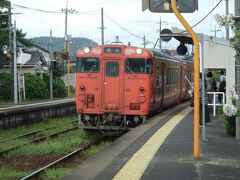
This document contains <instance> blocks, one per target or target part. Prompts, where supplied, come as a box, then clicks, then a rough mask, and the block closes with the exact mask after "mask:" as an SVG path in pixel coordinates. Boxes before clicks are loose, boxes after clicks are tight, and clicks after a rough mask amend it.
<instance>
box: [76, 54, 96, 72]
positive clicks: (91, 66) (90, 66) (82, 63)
mask: <svg viewBox="0 0 240 180" xmlns="http://www.w3.org/2000/svg"><path fill="white" fill-rule="evenodd" d="M76 70H77V72H84V73H92V72H93V73H94V72H98V71H99V58H96V57H84V58H78V59H77V63H76Z"/></svg>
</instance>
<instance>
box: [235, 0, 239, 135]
mask: <svg viewBox="0 0 240 180" xmlns="http://www.w3.org/2000/svg"><path fill="white" fill-rule="evenodd" d="M235 16H240V0H235ZM235 71H236V75H235V77H236V93H237V95H238V99H237V102H236V107H237V109H238V110H240V57H236V67H235ZM236 139H237V140H240V117H236Z"/></svg>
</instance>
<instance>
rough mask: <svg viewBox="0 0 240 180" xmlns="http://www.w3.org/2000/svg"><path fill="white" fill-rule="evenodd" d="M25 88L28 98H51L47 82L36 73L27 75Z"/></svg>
mask: <svg viewBox="0 0 240 180" xmlns="http://www.w3.org/2000/svg"><path fill="white" fill-rule="evenodd" d="M25 88H26V98H27V99H28V100H37V99H47V98H49V91H48V89H47V85H46V83H45V82H44V81H43V80H42V79H41V78H39V77H37V76H35V75H31V74H26V75H25Z"/></svg>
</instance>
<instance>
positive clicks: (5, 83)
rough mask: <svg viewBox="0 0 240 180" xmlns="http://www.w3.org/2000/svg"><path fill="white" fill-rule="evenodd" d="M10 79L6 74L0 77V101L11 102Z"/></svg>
mask: <svg viewBox="0 0 240 180" xmlns="http://www.w3.org/2000/svg"><path fill="white" fill-rule="evenodd" d="M11 82H12V81H11V77H10V74H8V73H3V74H1V75H0V101H9V100H11Z"/></svg>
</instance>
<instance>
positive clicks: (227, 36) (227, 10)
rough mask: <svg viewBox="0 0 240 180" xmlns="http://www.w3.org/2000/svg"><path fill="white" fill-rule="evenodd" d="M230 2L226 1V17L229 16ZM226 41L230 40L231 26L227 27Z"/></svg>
mask: <svg viewBox="0 0 240 180" xmlns="http://www.w3.org/2000/svg"><path fill="white" fill-rule="evenodd" d="M228 4H229V0H226V16H228V15H229V6H228ZM226 40H229V26H226Z"/></svg>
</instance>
